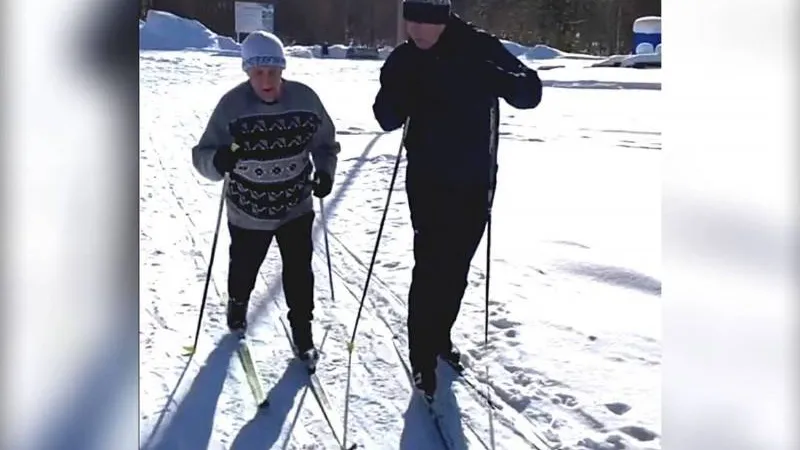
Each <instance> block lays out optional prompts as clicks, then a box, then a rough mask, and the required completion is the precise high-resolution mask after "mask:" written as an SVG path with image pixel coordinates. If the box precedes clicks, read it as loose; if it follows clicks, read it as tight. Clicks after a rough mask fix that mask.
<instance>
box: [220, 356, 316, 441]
mask: <svg viewBox="0 0 800 450" xmlns="http://www.w3.org/2000/svg"><path fill="white" fill-rule="evenodd" d="M305 373H306V369H305V367H304V366H303V364H302V363H300V362H299V361H297V360H292V361H291V362H290V363H289V365H288V366H287V367H286V370H285V371H284V372H283V376H282V377H281V379H280V380H278V382H277V384H275V387H273V388H272V390H271V391H270V392H269V394H267V398H269V406H268V407H267V408H266V409H264V411H263V412H260V413H259V414H256V415H255V417H253V418H252V419H250V421H249V422H247V424H245V426H244V427H242V429H241V430H240V431H239V434H238V435H236V438H235V439H234V440H233V443H232V444H231V447H230V450H255V449H259V450H262V449H265V448H272V446H273V445H275V442H277V441H278V438H279V437H280V435H281V430H282V429H283V424H284V423H285V422H286V418H287V417H288V416H289V411H290V410H291V409H292V406H293V405H294V400H295V398H296V397H297V393H298V392H300V390H301V389H302V388H303V387H304V386H306V384H307V383H306V378H305ZM298 410H299V406H298ZM298 412H299V411H298ZM295 423H296V418H295ZM292 426H294V423H293V424H292Z"/></svg>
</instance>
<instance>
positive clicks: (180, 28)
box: [139, 10, 239, 51]
mask: <svg viewBox="0 0 800 450" xmlns="http://www.w3.org/2000/svg"><path fill="white" fill-rule="evenodd" d="M139 48H140V49H146V50H187V49H198V50H229V51H237V50H238V49H239V44H237V43H236V42H235V41H234V40H233V39H231V38H229V37H225V36H220V35H218V34H216V33H214V32H213V31H211V30H209V29H208V28H206V27H205V26H204V25H203V24H201V23H200V22H198V21H196V20H190V19H186V18H183V17H179V16H176V15H175V14H172V13H168V12H164V11H157V10H149V11H148V12H147V18H146V20H145V22H144V24H143V23H142V22H141V21H140V22H139Z"/></svg>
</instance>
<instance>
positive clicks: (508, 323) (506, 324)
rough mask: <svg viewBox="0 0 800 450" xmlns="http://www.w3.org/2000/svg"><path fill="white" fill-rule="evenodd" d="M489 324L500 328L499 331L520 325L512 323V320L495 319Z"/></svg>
mask: <svg viewBox="0 0 800 450" xmlns="http://www.w3.org/2000/svg"><path fill="white" fill-rule="evenodd" d="M491 324H492V326H495V327H497V328H500V329H501V330H507V329H509V328H514V327H516V326H519V325H520V323H519V322H514V321H513V320H508V319H495V320H492V321H491Z"/></svg>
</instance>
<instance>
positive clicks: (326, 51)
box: [322, 42, 331, 56]
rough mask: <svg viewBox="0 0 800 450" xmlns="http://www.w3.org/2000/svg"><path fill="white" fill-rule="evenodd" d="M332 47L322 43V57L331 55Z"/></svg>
mask: <svg viewBox="0 0 800 450" xmlns="http://www.w3.org/2000/svg"><path fill="white" fill-rule="evenodd" d="M330 52H331V50H330V45H329V44H328V43H327V42H323V43H322V56H328V55H329V54H330Z"/></svg>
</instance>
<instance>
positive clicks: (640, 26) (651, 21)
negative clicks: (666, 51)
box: [633, 16, 661, 55]
mask: <svg viewBox="0 0 800 450" xmlns="http://www.w3.org/2000/svg"><path fill="white" fill-rule="evenodd" d="M659 45H661V17H660V16H645V17H639V18H638V19H636V20H635V21H634V22H633V54H635V55H639V54H642V53H660V50H661V48H660V47H659ZM657 48H658V49H657Z"/></svg>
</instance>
